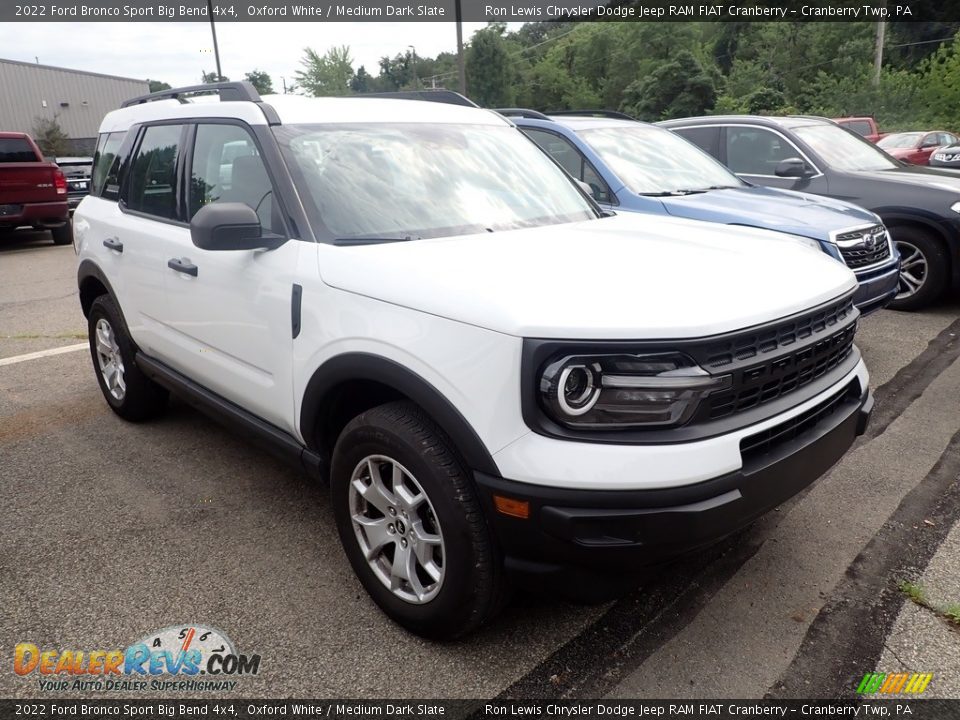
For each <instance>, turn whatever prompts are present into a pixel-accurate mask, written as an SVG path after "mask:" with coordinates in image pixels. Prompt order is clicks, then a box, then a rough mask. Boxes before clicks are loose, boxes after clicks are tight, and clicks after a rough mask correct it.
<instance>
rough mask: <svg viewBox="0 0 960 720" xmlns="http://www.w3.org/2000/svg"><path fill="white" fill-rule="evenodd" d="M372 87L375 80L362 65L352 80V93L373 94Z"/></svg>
mask: <svg viewBox="0 0 960 720" xmlns="http://www.w3.org/2000/svg"><path fill="white" fill-rule="evenodd" d="M372 86H373V78H372V77H371V76H370V73H368V72H367V69H366V68H365V67H364V66H363V65H361V66H360V67H359V68H358V69H357V71H356V72H355V73H354V74H353V77H352V78H350V91H351V92H355V93H367V92H371V88H372Z"/></svg>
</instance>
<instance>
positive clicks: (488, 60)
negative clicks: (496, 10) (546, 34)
mask: <svg viewBox="0 0 960 720" xmlns="http://www.w3.org/2000/svg"><path fill="white" fill-rule="evenodd" d="M505 31H506V25H504V24H503V23H491V24H490V25H488V26H487V27H485V28H483V29H482V30H478V31H477V32H476V33H474V35H473V38H472V39H471V41H470V48H469V49H468V50H467V57H466V73H467V89H468V91H469V93H470V96H471V97H472V98H473V100H474V102H476V103H478V104H480V105H483V106H485V107H503V106H505V105H510V104H512V103H513V98H514V92H513V72H512V66H511V62H510V56H509V53H508V52H507V43H506V41H505V40H504V38H503V35H504V32H505Z"/></svg>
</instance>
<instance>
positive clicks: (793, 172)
mask: <svg viewBox="0 0 960 720" xmlns="http://www.w3.org/2000/svg"><path fill="white" fill-rule="evenodd" d="M773 173H774V175H776V176H777V177H783V178H804V177H809V176H810V175H812V173H811V172H810V168H808V167H807V164H806V163H805V162H804V161H803V160H801V159H800V158H796V157H793V158H787V159H785V160H781V161H780V162H778V163H777V168H776V170H774V171H773Z"/></svg>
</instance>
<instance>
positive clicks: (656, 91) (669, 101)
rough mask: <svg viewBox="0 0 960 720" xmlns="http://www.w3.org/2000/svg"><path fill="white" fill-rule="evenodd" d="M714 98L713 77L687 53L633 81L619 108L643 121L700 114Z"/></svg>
mask: <svg viewBox="0 0 960 720" xmlns="http://www.w3.org/2000/svg"><path fill="white" fill-rule="evenodd" d="M716 99H717V87H716V80H715V78H714V77H713V76H712V75H711V73H709V72H708V71H706V70H704V68H703V66H702V65H701V64H700V62H699V61H698V60H697V59H696V58H695V57H694V56H693V54H692V53H690V52H689V51H686V50H684V51H682V52H680V53H678V54H677V55H676V57H675V58H674V59H673V60H670V61H669V62H665V63H663V64H661V65H660V66H659V67H657V68H656V69H655V70H654V71H653V72H651V73H650V74H649V75H647V76H646V77H644V78H642V79H640V80H634V81H633V82H632V83H630V85H628V86H627V88H626V90H624V92H623V103H622V105H621V109H622V110H623V111H624V112H626V113H629V114H630V115H633V116H634V117H637V118H640V119H643V120H650V121H656V120H663V119H665V118H671V117H686V116H689V115H702V114H704V113H705V112H707V111H708V110H710V108H712V107H713V105H714V103H715V102H716Z"/></svg>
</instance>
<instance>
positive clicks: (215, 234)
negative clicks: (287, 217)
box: [190, 203, 287, 250]
mask: <svg viewBox="0 0 960 720" xmlns="http://www.w3.org/2000/svg"><path fill="white" fill-rule="evenodd" d="M190 239H191V240H193V244H194V245H196V246H197V247H198V248H201V249H202V250H261V249H265V250H274V249H275V248H278V247H280V246H281V245H283V244H284V243H285V242H286V241H287V239H286V238H285V237H283V236H282V235H274V234H272V233H266V234H265V233H264V232H263V228H261V226H260V218H259V217H257V213H256V211H255V210H254V209H253V208H251V207H250V206H249V205H244V204H243V203H210V204H209V205H204V206H203V207H202V208H200V209H199V210H198V211H197V213H196V215H194V216H193V219H192V220H191V221H190Z"/></svg>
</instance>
